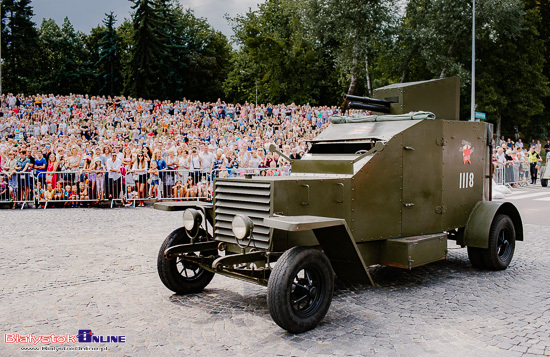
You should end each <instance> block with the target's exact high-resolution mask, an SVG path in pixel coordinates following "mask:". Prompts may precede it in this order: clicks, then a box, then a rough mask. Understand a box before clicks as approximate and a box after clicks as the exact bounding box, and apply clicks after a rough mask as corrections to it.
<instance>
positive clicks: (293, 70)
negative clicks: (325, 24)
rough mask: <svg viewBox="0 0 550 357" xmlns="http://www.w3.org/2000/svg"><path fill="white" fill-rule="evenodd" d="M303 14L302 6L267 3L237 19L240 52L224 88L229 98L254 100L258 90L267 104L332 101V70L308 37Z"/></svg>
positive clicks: (282, 1)
mask: <svg viewBox="0 0 550 357" xmlns="http://www.w3.org/2000/svg"><path fill="white" fill-rule="evenodd" d="M301 13H302V9H301V8H300V3H299V2H295V1H290V0H268V1H266V2H265V4H261V5H260V7H259V9H258V10H257V11H249V12H248V13H247V14H246V15H241V16H237V17H236V18H234V19H232V21H233V30H234V32H235V42H236V43H237V45H238V46H239V47H240V48H239V51H237V53H236V54H235V58H234V60H233V67H232V70H231V72H230V73H229V76H228V79H227V81H226V82H225V84H224V88H225V90H226V93H227V94H228V95H229V97H230V98H232V99H233V100H239V101H244V100H247V101H250V102H253V101H255V97H256V89H257V92H258V102H262V103H263V102H273V103H283V102H286V103H290V102H296V103H300V104H305V103H308V102H309V103H311V104H317V103H319V100H320V98H326V97H332V93H331V94H328V95H327V92H329V91H330V89H331V88H332V87H333V83H334V82H333V80H334V76H333V75H331V73H330V72H333V71H332V69H331V68H330V67H329V66H326V65H325V63H326V62H325V61H326V57H324V56H323V51H322V49H321V46H320V45H319V44H316V43H315V42H314V41H312V40H311V39H310V38H308V36H307V33H306V28H305V26H304V22H303V21H302V20H303V17H302V16H301ZM327 69H328V70H329V71H330V72H327ZM331 99H333V100H334V98H331Z"/></svg>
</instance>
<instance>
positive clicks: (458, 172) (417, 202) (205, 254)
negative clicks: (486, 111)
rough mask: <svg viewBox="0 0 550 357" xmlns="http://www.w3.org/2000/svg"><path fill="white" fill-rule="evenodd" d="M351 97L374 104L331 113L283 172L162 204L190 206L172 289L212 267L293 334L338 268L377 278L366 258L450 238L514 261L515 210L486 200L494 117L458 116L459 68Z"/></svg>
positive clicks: (423, 250) (314, 313)
mask: <svg viewBox="0 0 550 357" xmlns="http://www.w3.org/2000/svg"><path fill="white" fill-rule="evenodd" d="M347 100H348V102H349V103H348V106H350V107H352V108H363V109H368V110H370V111H372V112H373V113H374V114H369V115H361V116H358V115H356V116H341V117H338V116H335V117H333V118H332V119H331V120H332V123H331V125H329V126H328V128H327V129H326V130H325V131H323V132H322V133H321V134H320V135H319V136H317V137H316V138H315V139H314V140H312V141H311V142H310V149H309V151H308V153H307V154H306V155H305V156H304V157H303V158H302V159H301V160H294V161H292V160H290V159H289V160H290V161H291V162H292V173H291V175H290V176H280V177H279V176H274V177H262V176H257V177H253V176H246V177H239V178H223V179H221V178H220V179H217V180H216V181H215V182H214V197H213V202H212V203H208V202H185V203H163V204H157V205H156V208H158V209H166V210H184V212H183V227H181V228H178V229H176V230H175V231H174V232H172V233H171V234H170V235H169V236H168V237H167V238H166V240H165V241H164V243H163V244H162V246H161V248H160V251H159V254H158V273H159V276H160V279H161V280H162V282H163V283H164V285H165V286H166V287H167V288H168V289H170V290H172V291H173V292H175V293H177V294H188V293H198V292H200V291H202V290H203V289H204V288H205V287H206V286H207V285H208V283H209V282H210V281H211V280H212V278H213V276H214V274H221V275H226V276H230V277H233V278H237V279H241V280H245V281H248V282H252V283H256V284H260V285H264V286H267V304H268V308H269V312H270V314H271V316H272V318H273V320H274V321H275V322H276V323H277V324H278V325H279V326H280V327H282V328H283V329H285V330H287V331H289V332H291V333H299V332H303V331H307V330H309V329H312V328H314V327H315V326H317V325H318V324H319V322H320V321H321V320H322V319H323V318H324V316H325V314H326V313H327V311H328V309H329V306H330V303H331V299H332V294H333V289H334V279H335V275H336V276H338V278H339V279H342V280H346V281H350V282H361V283H362V282H366V283H369V282H370V283H372V284H374V282H373V281H372V279H371V276H370V274H369V267H370V266H373V265H378V264H381V265H387V266H393V267H399V268H403V269H414V268H416V267H418V266H421V265H424V264H429V263H432V262H435V261H439V260H442V259H445V256H446V253H447V243H448V241H449V240H452V241H455V242H456V244H457V245H459V246H461V247H466V248H467V252H468V257H469V259H470V262H471V264H472V265H473V267H475V268H478V269H487V270H502V269H506V268H507V267H508V265H509V264H510V262H511V260H512V257H513V254H514V248H515V243H516V241H521V240H523V225H522V221H521V217H520V214H519V212H518V210H517V209H516V207H514V205H512V204H511V203H508V202H493V201H491V182H492V179H491V152H492V148H491V143H492V136H493V134H492V126H491V124H488V123H485V122H466V121H460V120H458V119H459V118H458V117H459V82H458V79H457V78H450V79H444V80H432V81H425V82H415V83H403V84H397V85H391V86H388V87H384V88H380V89H378V90H377V91H376V92H375V98H363V97H351V96H350V97H348V98H347ZM271 149H272V150H277V148H275V147H272V148H271Z"/></svg>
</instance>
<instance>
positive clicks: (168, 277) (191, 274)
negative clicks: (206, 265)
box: [157, 227, 214, 294]
mask: <svg viewBox="0 0 550 357" xmlns="http://www.w3.org/2000/svg"><path fill="white" fill-rule="evenodd" d="M189 241H190V240H189V237H188V236H187V234H186V233H185V228H183V227H181V228H178V229H176V230H175V231H173V232H172V233H170V234H169V235H168V237H166V239H165V240H164V243H162V246H161V247H160V250H159V253H158V258H157V271H158V273H159V277H160V280H161V281H162V283H163V284H164V285H165V286H166V287H167V288H168V289H170V290H172V291H173V292H175V293H176V294H190V293H198V292H201V291H202V290H203V289H204V288H205V287H206V285H208V284H209V283H210V281H211V280H212V278H213V277H214V273H212V272H209V271H207V270H204V269H203V268H201V267H200V266H199V265H197V264H195V263H191V262H187V261H183V260H181V259H180V258H174V259H170V260H168V259H166V258H164V251H165V250H166V249H168V248H170V247H172V246H174V245H178V244H186V243H189ZM189 254H194V253H189Z"/></svg>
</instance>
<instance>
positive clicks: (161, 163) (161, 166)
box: [153, 150, 167, 194]
mask: <svg viewBox="0 0 550 357" xmlns="http://www.w3.org/2000/svg"><path fill="white" fill-rule="evenodd" d="M153 161H156V163H157V169H158V170H159V177H160V179H161V180H162V185H163V190H164V191H163V194H165V193H166V192H167V191H166V190H167V186H166V176H165V175H166V172H165V171H164V170H166V167H167V165H166V161H165V160H164V159H163V158H162V151H160V150H155V152H154V153H153Z"/></svg>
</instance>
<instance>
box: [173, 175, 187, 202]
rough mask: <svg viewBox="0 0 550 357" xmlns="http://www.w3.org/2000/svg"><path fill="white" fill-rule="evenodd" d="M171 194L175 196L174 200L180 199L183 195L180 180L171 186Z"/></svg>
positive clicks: (183, 191)
mask: <svg viewBox="0 0 550 357" xmlns="http://www.w3.org/2000/svg"><path fill="white" fill-rule="evenodd" d="M172 196H173V197H174V198H176V201H181V199H182V198H183V197H185V190H184V187H183V185H182V183H181V181H180V180H178V181H176V184H175V185H174V187H172Z"/></svg>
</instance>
